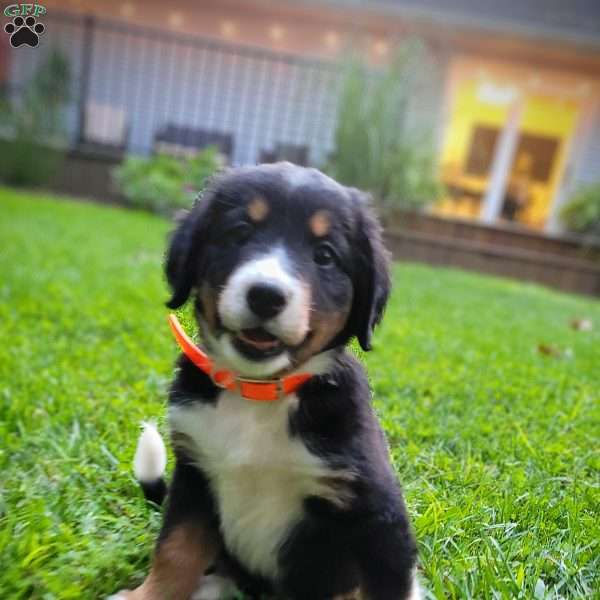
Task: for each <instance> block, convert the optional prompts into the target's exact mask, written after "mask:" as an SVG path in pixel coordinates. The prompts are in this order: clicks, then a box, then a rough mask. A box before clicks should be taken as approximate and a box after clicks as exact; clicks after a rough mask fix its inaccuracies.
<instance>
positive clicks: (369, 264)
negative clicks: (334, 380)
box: [348, 188, 391, 350]
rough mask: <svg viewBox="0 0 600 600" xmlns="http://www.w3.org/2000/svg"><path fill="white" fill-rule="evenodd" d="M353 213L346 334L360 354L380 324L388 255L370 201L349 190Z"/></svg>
mask: <svg viewBox="0 0 600 600" xmlns="http://www.w3.org/2000/svg"><path fill="white" fill-rule="evenodd" d="M350 194H351V196H352V197H353V198H354V200H355V210H356V212H357V217H358V218H357V220H356V229H355V238H354V239H355V255H354V278H353V279H354V281H353V283H354V299H353V301H352V308H351V311H350V316H349V318H348V326H349V328H350V333H351V334H352V335H355V336H356V337H357V339H358V341H359V343H360V345H361V348H362V349H363V350H370V349H371V337H372V335H373V329H374V328H375V326H376V325H377V324H378V323H379V321H381V318H382V317H383V311H384V309H385V305H386V304H387V300H388V296H389V294H390V289H391V281H390V273H389V253H388V251H387V250H386V249H385V247H384V245H383V239H382V235H381V225H380V224H379V221H378V220H377V217H376V216H375V214H374V213H373V210H372V209H371V206H370V198H369V196H367V195H366V194H363V193H362V192H360V191H359V190H356V189H353V188H351V189H350Z"/></svg>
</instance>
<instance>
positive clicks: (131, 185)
mask: <svg viewBox="0 0 600 600" xmlns="http://www.w3.org/2000/svg"><path fill="white" fill-rule="evenodd" d="M220 166H221V160H220V155H219V154H218V151H217V150H216V149H215V148H206V149H205V150H203V151H201V152H199V153H198V154H196V155H195V156H193V157H191V158H176V157H174V156H170V155H167V154H157V155H155V156H151V157H149V158H142V157H135V156H130V157H128V158H126V159H125V161H124V162H123V163H122V164H121V165H119V166H118V167H117V168H116V169H115V170H114V172H113V177H114V179H115V181H116V183H117V185H118V187H119V189H120V191H121V193H122V194H123V195H124V196H125V198H127V200H128V201H129V203H130V204H131V205H132V206H135V207H138V208H144V209H147V210H151V211H153V212H157V213H160V214H169V213H172V212H174V211H176V210H177V209H180V208H189V207H190V206H191V204H192V202H193V200H194V197H195V196H196V195H197V194H198V192H199V191H200V190H201V189H202V187H203V186H204V182H205V180H206V179H207V178H208V177H210V176H211V175H212V174H213V173H214V172H215V171H216V170H217V169H219V168H220Z"/></svg>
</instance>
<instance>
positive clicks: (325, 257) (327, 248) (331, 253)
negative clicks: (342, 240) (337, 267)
mask: <svg viewBox="0 0 600 600" xmlns="http://www.w3.org/2000/svg"><path fill="white" fill-rule="evenodd" d="M313 260H314V261H315V262H316V263H317V264H318V265H319V266H320V267H329V266H331V265H333V264H334V263H335V261H336V260H337V256H336V253H335V250H334V249H333V246H332V245H331V244H327V243H323V244H319V245H318V246H317V247H316V248H315V251H314V254H313Z"/></svg>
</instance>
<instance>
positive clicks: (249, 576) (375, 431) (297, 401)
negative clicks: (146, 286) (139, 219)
mask: <svg viewBox="0 0 600 600" xmlns="http://www.w3.org/2000/svg"><path fill="white" fill-rule="evenodd" d="M166 272H167V279H168V282H169V284H170V286H171V288H172V292H173V295H172V298H171V300H170V301H169V303H168V305H169V306H170V307H171V308H177V307H179V306H181V305H183V304H184V303H185V302H186V300H187V299H188V298H189V297H190V296H191V297H192V298H193V300H194V303H195V315H196V319H197V321H198V325H199V330H200V335H201V339H202V341H203V346H204V348H205V349H206V352H207V354H208V355H209V356H210V357H211V359H212V360H213V361H214V362H215V363H216V364H217V365H218V366H219V367H220V368H224V369H228V370H230V371H232V372H234V373H236V374H238V375H240V376H243V377H251V378H254V379H258V380H263V379H272V378H280V377H282V376H284V375H287V374H290V373H294V372H302V373H309V374H311V375H312V376H311V378H310V379H308V381H306V382H305V383H303V384H302V385H301V386H300V387H299V388H298V389H297V390H296V391H295V392H294V393H293V394H288V395H283V396H282V397H281V398H279V399H278V400H276V401H274V402H256V401H252V400H248V399H245V398H243V397H241V396H240V395H239V394H238V393H236V392H234V391H228V390H224V389H222V388H221V387H219V386H217V385H215V383H214V382H213V380H212V379H211V377H210V376H208V375H206V374H205V373H204V372H202V371H201V370H199V369H198V368H197V367H196V366H195V365H194V364H193V363H192V362H191V361H190V360H189V359H188V358H187V357H186V356H185V355H182V356H181V357H180V358H179V361H178V371H177V375H176V377H175V380H174V382H173V384H172V387H171V393H170V399H169V426H170V431H171V437H172V443H173V447H174V452H175V456H176V464H175V470H174V474H173V478H172V481H171V484H170V488H169V492H168V503H167V507H166V512H165V515H164V523H163V527H162V531H161V533H160V536H159V539H158V543H157V547H156V552H155V558H154V562H153V566H152V570H151V573H150V574H149V576H148V577H147V579H146V581H145V582H144V583H143V584H142V585H141V586H140V587H139V588H137V589H136V590H134V591H133V592H121V593H120V594H119V595H118V597H120V598H134V599H137V598H140V599H145V600H147V599H156V600H158V599H160V600H165V599H173V600H175V599H181V600H187V599H188V598H190V597H193V598H200V599H205V598H214V599H217V598H233V597H234V594H235V592H234V590H235V589H238V590H242V591H243V592H244V593H246V594H248V595H249V596H250V597H253V598H254V597H256V598H258V597H261V596H262V595H270V594H274V595H277V596H278V597H283V598H290V599H293V600H319V599H331V598H344V597H353V598H354V597H356V598H369V599H371V600H400V599H404V598H410V599H413V600H414V599H416V598H419V597H420V592H419V587H418V584H417V582H416V579H415V564H416V545H415V541H414V538H413V535H412V533H411V529H410V526H409V522H408V518H407V514H406V510H405V507H404V503H403V499H402V495H401V491H400V488H399V486H398V483H397V481H396V477H395V475H394V471H393V469H392V467H391V465H390V461H389V457H388V449H387V446H386V442H385V438H384V436H383V433H382V431H381V429H380V427H379V425H378V423H377V420H376V417H375V415H374V413H373V410H372V408H371V403H370V392H369V386H368V382H367V378H366V376H365V373H364V371H363V368H362V366H361V365H360V363H359V362H358V361H357V360H356V359H355V358H354V357H353V356H352V355H351V354H348V353H347V352H346V351H345V349H344V346H345V345H346V344H347V343H348V341H349V340H350V339H351V338H353V337H356V338H357V339H358V341H359V343H360V345H361V346H362V348H363V349H365V350H368V349H370V345H371V335H372V332H373V328H374V327H375V325H376V324H377V323H378V322H379V320H380V319H381V316H382V312H383V310H384V307H385V304H386V301H387V298H388V294H389V290H390V279H389V274H388V265H387V256H386V252H385V250H384V248H383V245H382V240H381V232H380V227H379V225H378V224H377V221H376V220H375V218H374V216H373V214H372V213H371V211H370V209H369V206H368V203H367V201H366V199H365V197H364V196H363V194H361V193H360V192H359V191H358V190H355V189H351V188H347V187H344V186H342V185H340V184H338V183H337V182H336V181H334V180H333V179H331V178H329V177H327V176H326V175H324V174H322V173H320V172H319V171H317V170H315V169H306V168H301V167H297V166H294V165H291V164H289V163H279V164H275V165H261V166H257V167H249V168H241V169H233V170H230V171H228V172H226V173H225V174H223V175H221V176H219V177H217V178H216V179H215V180H214V181H213V182H212V184H211V185H210V186H209V188H208V189H207V191H206V192H205V193H204V194H203V195H202V198H201V199H200V200H199V201H198V202H197V203H196V205H195V206H194V208H193V209H192V210H191V212H190V213H189V215H187V217H186V218H185V219H184V220H183V222H181V223H180V225H179V227H178V228H177V230H176V231H175V233H174V235H173V237H172V240H171V245H170V249H169V251H168V256H167V263H166ZM164 463H165V458H164V446H163V445H162V442H161V440H160V438H159V436H158V434H157V433H156V431H155V430H153V429H151V428H150V429H146V431H145V432H144V434H143V435H142V438H141V440H140V444H139V446H138V451H137V455H136V465H135V466H136V474H137V476H138V479H140V480H141V481H142V483H143V487H144V488H145V490H146V491H147V492H148V493H149V494H152V493H154V495H155V499H157V500H159V501H160V500H161V499H162V495H163V493H162V490H163V487H162V486H163V483H162V475H163V473H162V471H163V469H164ZM207 571H208V572H209V573H211V574H210V575H205V576H204V577H203V574H204V573H205V572H207Z"/></svg>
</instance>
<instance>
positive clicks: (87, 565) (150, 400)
mask: <svg viewBox="0 0 600 600" xmlns="http://www.w3.org/2000/svg"><path fill="white" fill-rule="evenodd" d="M167 230H168V225H167V224H166V223H165V222H164V221H162V220H160V219H158V218H155V217H151V216H148V215H145V214H141V213H135V212H127V211H124V210H118V209H114V208H104V207H99V206H95V205H91V204H80V203H71V202H67V201H57V200H53V199H50V198H42V197H36V196H34V195H27V194H17V193H15V192H12V191H8V190H5V189H4V190H1V189H0V469H1V471H2V477H1V478H0V565H2V568H1V569H0V598H3V599H4V598H11V599H13V598H44V599H46V598H98V597H102V596H103V595H105V594H107V593H109V592H113V591H115V590H116V589H118V588H120V587H121V586H123V585H125V584H130V585H131V584H133V583H135V582H136V581H138V580H139V579H140V578H141V577H142V576H143V573H144V572H145V570H146V567H147V564H148V559H149V554H150V551H151V547H152V544H153V540H154V537H155V535H156V532H157V530H158V527H159V521H160V515H159V514H158V513H157V512H156V511H152V510H151V509H149V507H148V506H146V505H145V503H144V501H143V499H142V498H141V497H140V493H139V491H138V489H137V486H136V484H135V482H134V480H133V478H132V475H131V468H130V465H131V459H132V456H133V451H134V446H135V441H136V437H137V433H138V423H139V421H140V420H142V419H145V418H149V417H156V418H159V419H161V421H162V422H164V420H163V416H162V415H163V412H164V404H165V386H166V385H167V382H168V380H169V378H170V376H171V368H172V361H173V359H174V357H175V354H176V348H175V345H174V343H173V341H172V339H171V337H170V334H169V332H168V330H167V326H166V323H165V314H166V310H165V308H164V307H163V304H162V303H163V301H164V300H165V298H166V289H165V287H164V284H163V281H162V275H161V261H162V254H163V250H164V244H165V236H166V233H167ZM394 275H395V282H396V287H395V293H394V296H393V298H392V301H391V303H390V306H389V309H388V312H387V316H386V319H385V321H384V325H383V326H382V327H381V329H380V331H379V332H378V335H377V336H376V347H375V351H374V352H372V353H371V354H369V355H368V356H366V357H365V359H366V361H367V363H368V367H369V373H370V377H371V382H372V385H373V388H374V391H375V396H376V406H377V410H378V412H379V414H380V416H381V419H382V422H383V424H384V426H385V429H386V430H387V433H388V436H389V440H390V444H391V449H392V454H393V458H394V462H395V465H396V468H397V470H398V474H399V477H400V479H401V481H402V482H403V485H404V489H405V492H406V497H407V502H408V505H409V510H410V513H411V515H412V518H413V521H414V524H415V528H416V531H417V535H418V539H419V545H420V551H421V562H422V571H423V578H424V581H425V583H426V586H427V588H428V590H429V594H430V596H431V597H436V598H446V597H449V598H493V597H497V598H513V597H520V598H533V597H536V598H542V597H549V598H555V597H568V598H583V597H586V598H588V597H593V596H594V594H597V590H598V584H599V582H598V578H597V577H598V575H597V574H598V572H600V564H599V563H600V549H599V547H598V540H599V539H600V530H599V522H600V519H599V515H598V506H599V504H600V494H599V490H598V487H599V477H598V475H599V467H600V459H599V456H598V437H599V432H600V414H599V390H600V304H599V303H598V302H595V301H593V300H591V299H583V298H577V297H573V296H568V295H564V294H559V293H555V292H551V291H548V290H546V289H543V288H540V287H536V286H533V285H524V284H520V283H514V282H509V281H503V280H498V279H493V278H488V277H482V276H477V275H473V274H466V273H461V272H458V271H451V270H443V269H431V268H426V267H420V266H405V265H401V266H400V265H398V266H396V267H395V272H394ZM572 317H586V318H590V319H592V321H593V322H594V324H595V328H594V330H593V331H591V332H576V331H573V330H572V329H571V328H570V327H569V326H568V322H569V320H570V319H571V318H572ZM539 344H548V345H553V346H556V347H557V348H559V349H560V350H561V351H566V353H565V355H563V356H562V357H555V356H547V355H544V354H541V353H539V352H538V350H537V347H538V345H539Z"/></svg>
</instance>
